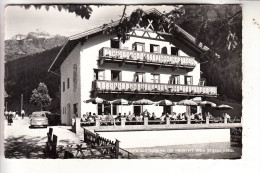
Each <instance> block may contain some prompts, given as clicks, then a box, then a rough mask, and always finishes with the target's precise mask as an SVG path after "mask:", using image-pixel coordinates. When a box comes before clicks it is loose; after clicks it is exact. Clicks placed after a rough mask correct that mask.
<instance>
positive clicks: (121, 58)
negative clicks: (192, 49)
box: [99, 47, 196, 69]
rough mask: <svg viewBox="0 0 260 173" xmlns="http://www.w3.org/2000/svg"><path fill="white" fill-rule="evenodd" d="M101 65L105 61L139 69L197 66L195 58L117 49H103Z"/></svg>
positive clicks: (100, 52) (190, 67) (100, 54)
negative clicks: (146, 66) (129, 65)
mask: <svg viewBox="0 0 260 173" xmlns="http://www.w3.org/2000/svg"><path fill="white" fill-rule="evenodd" d="M99 56H100V58H99V64H100V65H102V64H103V63H104V62H105V61H112V62H119V63H120V66H122V65H124V64H126V63H128V64H130V63H131V64H137V65H138V67H142V66H144V65H149V66H154V67H155V68H160V67H168V68H173V67H174V68H176V67H177V68H184V69H193V68H194V67H195V66H196V61H195V58H194V57H186V56H176V55H166V54H160V53H151V52H140V51H133V50H124V49H115V48H107V47H103V48H102V49H101V50H100V51H99Z"/></svg>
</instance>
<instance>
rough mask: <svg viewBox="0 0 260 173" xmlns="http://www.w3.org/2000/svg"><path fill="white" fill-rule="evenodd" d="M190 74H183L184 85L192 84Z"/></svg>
mask: <svg viewBox="0 0 260 173" xmlns="http://www.w3.org/2000/svg"><path fill="white" fill-rule="evenodd" d="M192 83H193V82H192V76H185V85H192Z"/></svg>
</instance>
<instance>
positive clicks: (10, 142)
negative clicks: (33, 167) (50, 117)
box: [4, 117, 83, 158]
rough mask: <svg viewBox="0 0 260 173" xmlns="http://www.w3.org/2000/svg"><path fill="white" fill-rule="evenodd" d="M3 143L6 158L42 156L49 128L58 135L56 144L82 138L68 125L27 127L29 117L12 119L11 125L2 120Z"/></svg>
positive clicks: (69, 142) (79, 140) (66, 143)
mask: <svg viewBox="0 0 260 173" xmlns="http://www.w3.org/2000/svg"><path fill="white" fill-rule="evenodd" d="M4 124H5V130H4V132H5V133H4V134H5V137H4V144H5V157H6V158H43V149H44V147H45V143H46V142H47V133H48V131H49V128H50V127H51V128H53V134H55V135H57V136H58V143H57V145H58V146H59V145H64V146H66V145H69V144H80V143H83V141H82V140H83V138H81V137H79V136H77V135H75V134H74V133H73V132H71V131H70V130H69V129H70V127H69V126H49V127H48V128H29V118H28V117H25V118H24V119H21V118H20V117H18V119H15V120H14V123H13V124H12V126H8V125H7V120H6V121H5V122H4Z"/></svg>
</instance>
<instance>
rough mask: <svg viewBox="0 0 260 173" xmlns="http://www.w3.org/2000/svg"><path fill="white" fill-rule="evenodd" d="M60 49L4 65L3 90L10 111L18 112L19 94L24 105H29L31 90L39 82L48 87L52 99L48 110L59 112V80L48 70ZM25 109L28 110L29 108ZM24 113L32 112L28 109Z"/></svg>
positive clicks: (14, 60)
mask: <svg viewBox="0 0 260 173" xmlns="http://www.w3.org/2000/svg"><path fill="white" fill-rule="evenodd" d="M60 49H61V46H60V47H55V48H52V49H50V50H46V51H44V52H40V53H36V54H33V55H28V56H24V57H20V58H16V59H13V60H12V61H7V62H6V63H5V90H6V92H7V93H8V95H9V96H10V97H8V98H7V101H8V104H9V106H8V107H9V108H10V109H12V110H13V111H19V110H20V105H21V104H20V99H21V94H23V98H24V104H25V105H29V100H30V96H31V94H32V90H33V89H35V88H37V87H38V85H39V83H40V82H44V83H45V84H46V85H47V87H48V90H49V95H50V97H51V98H52V99H53V101H52V106H51V107H49V108H48V110H55V111H56V110H59V98H60V94H59V86H60V78H59V76H56V75H54V74H52V73H49V72H48V68H49V67H50V65H51V63H52V62H53V60H54V58H55V57H56V56H57V54H58V52H59V51H60ZM27 107H28V108H29V106H27ZM34 109H37V108H34ZM38 110H39V108H38ZM25 111H26V112H28V111H32V110H31V108H30V109H26V110H25Z"/></svg>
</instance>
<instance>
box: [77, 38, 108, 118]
mask: <svg viewBox="0 0 260 173" xmlns="http://www.w3.org/2000/svg"><path fill="white" fill-rule="evenodd" d="M111 38H113V36H111V35H107V34H104V35H99V36H96V37H93V38H90V39H88V40H87V42H86V43H85V44H84V45H83V46H82V47H81V50H80V57H81V64H80V66H81V71H80V74H81V75H80V76H81V81H82V82H81V103H82V109H81V115H83V114H85V113H86V112H92V113H96V114H97V105H95V104H92V103H88V104H86V103H83V101H84V100H88V99H90V98H91V97H90V96H91V95H90V91H91V90H92V82H93V79H94V69H97V68H99V67H98V62H97V60H98V57H99V50H100V49H101V48H102V47H110V39H111ZM100 69H103V68H100ZM110 71H111V70H110V69H106V70H105V79H106V80H111V74H110Z"/></svg>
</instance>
